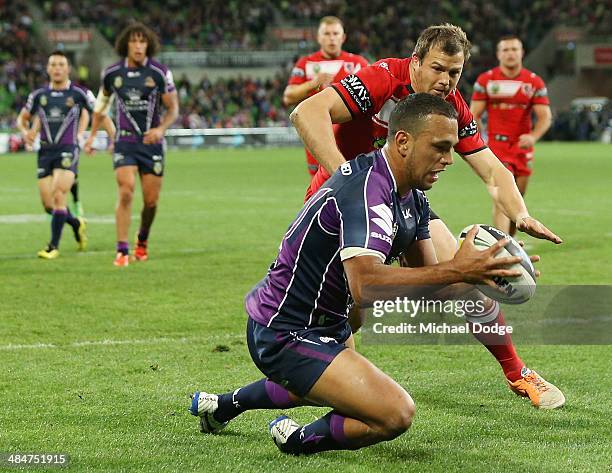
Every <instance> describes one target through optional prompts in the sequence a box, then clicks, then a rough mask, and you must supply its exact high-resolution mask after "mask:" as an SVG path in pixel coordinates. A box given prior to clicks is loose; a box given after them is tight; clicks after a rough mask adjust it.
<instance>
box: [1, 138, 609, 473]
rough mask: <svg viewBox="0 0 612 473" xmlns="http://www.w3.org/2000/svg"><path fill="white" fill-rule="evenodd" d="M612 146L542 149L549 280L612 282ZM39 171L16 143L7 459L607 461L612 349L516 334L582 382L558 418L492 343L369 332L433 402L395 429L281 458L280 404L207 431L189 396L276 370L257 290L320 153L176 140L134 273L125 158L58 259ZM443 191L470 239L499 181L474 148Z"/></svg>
mask: <svg viewBox="0 0 612 473" xmlns="http://www.w3.org/2000/svg"><path fill="white" fill-rule="evenodd" d="M610 158H611V155H610V147H609V146H608V147H606V146H603V145H597V144H541V145H539V147H538V156H537V162H536V168H535V175H534V178H533V181H532V185H531V188H530V189H529V192H528V196H527V203H528V205H529V207H530V210H531V212H532V214H533V215H534V216H537V217H538V218H540V219H541V220H542V221H543V222H544V223H545V224H547V225H548V226H549V227H550V228H551V229H553V230H554V231H556V232H557V233H558V234H560V235H561V236H562V237H563V238H564V239H565V243H564V244H563V245H561V246H558V247H555V246H554V245H552V244H549V243H546V242H540V241H536V240H533V239H527V243H528V244H529V245H530V246H529V248H530V251H531V252H532V253H538V254H540V255H541V256H542V262H541V264H540V265H539V267H540V269H541V270H542V273H543V274H542V278H541V280H540V284H611V283H612V265H611V264H610V262H611V261H612V213H611V212H610V209H611V208H612V192H611V190H610V176H611V175H612V159H610ZM35 170H36V163H35V158H34V156H33V155H13V156H0V175H1V176H2V177H1V178H0V179H1V180H2V186H1V187H0V197H1V198H0V268H1V270H0V323H1V328H0V399H1V400H2V401H1V405H2V408H1V409H0V453H2V452H4V453H9V452H56V453H60V452H61V453H68V454H69V455H70V456H71V458H72V459H71V462H72V463H71V469H72V470H75V471H84V470H91V471H93V470H101V471H127V470H143V471H162V470H163V471H176V472H184V471H205V472H209V471H262V472H263V471H376V472H379V471H388V472H390V471H414V472H423V471H482V472H494V471H538V472H560V471H580V472H582V471H593V472H596V471H597V472H598V471H606V470H607V471H610V470H609V468H610V465H612V454H611V451H612V450H611V443H610V429H609V427H610V423H609V418H610V412H611V410H612V400H611V399H610V392H612V380H611V377H610V356H611V355H612V350H611V349H610V347H609V346H524V347H519V353H520V354H521V356H522V358H523V359H524V360H525V361H526V362H527V363H528V364H529V365H530V366H531V367H533V368H535V369H537V370H538V371H539V372H540V373H541V374H542V375H544V376H545V377H546V378H547V379H549V380H550V381H552V382H554V383H555V384H557V386H559V387H560V388H561V389H562V390H563V391H564V392H565V394H566V397H567V405H566V407H564V408H563V409H561V410H558V411H553V412H546V411H538V410H536V409H534V408H532V407H531V406H530V404H529V402H528V401H526V400H524V399H521V398H518V397H516V396H515V395H513V394H512V393H511V392H510V391H509V390H508V389H507V388H506V387H505V385H504V379H503V376H502V373H501V370H500V369H499V367H498V365H497V363H496V362H495V360H494V359H493V358H491V357H490V356H489V355H488V353H487V352H486V350H484V349H483V348H482V347H480V346H475V345H474V346H372V345H367V346H361V347H358V349H359V350H360V351H362V353H364V354H365V355H366V356H367V357H368V358H370V359H371V360H372V361H373V362H374V363H375V364H377V365H378V366H380V367H381V368H382V369H383V370H384V371H386V372H387V373H389V374H390V375H391V376H393V377H394V378H395V379H396V380H398V381H399V382H400V383H401V384H402V385H403V386H404V387H405V388H406V389H407V390H408V391H409V392H410V393H411V395H412V396H413V398H414V399H415V401H416V404H417V418H416V421H415V423H414V424H413V427H412V429H411V430H410V431H409V432H408V433H407V434H405V435H403V436H401V437H400V438H398V439H396V440H395V441H393V442H389V443H384V444H380V445H377V446H374V447H371V448H368V449H364V450H362V451H359V452H333V453H324V454H320V455H317V456H313V457H299V458H294V457H287V456H283V455H281V454H280V453H279V452H278V450H277V449H276V447H275V446H274V445H273V443H272V441H271V440H270V439H269V437H268V434H267V422H268V421H269V420H271V419H273V418H274V417H276V416H277V415H278V414H279V412H278V411H259V412H251V413H247V414H245V415H243V416H242V417H239V418H238V419H237V420H235V421H234V422H233V423H232V424H231V425H230V426H229V427H228V428H227V429H226V430H225V431H224V432H223V434H221V435H219V436H205V435H202V434H200V433H199V431H198V429H197V420H196V419H195V418H193V417H192V416H190V415H189V414H188V413H187V410H186V409H187V406H188V394H189V393H190V392H192V391H193V390H195V389H196V388H206V390H210V391H213V392H220V391H227V390H229V389H233V388H235V387H237V386H239V385H242V384H245V383H246V382H250V381H253V380H255V379H258V378H259V377H261V374H260V373H259V372H258V371H257V369H256V368H255V366H254V365H253V363H252V362H251V360H250V357H249V355H248V352H247V349H246V346H245V341H244V328H245V320H246V319H245V314H244V312H243V308H242V299H243V296H244V294H245V293H246V292H247V291H248V290H249V289H250V288H251V286H252V285H253V284H254V283H255V282H257V281H258V280H259V279H260V278H261V277H262V276H263V275H264V274H265V272H266V269H267V267H268V265H269V263H270V261H271V260H272V259H273V258H274V256H275V254H276V250H277V247H278V243H279V241H280V238H281V236H282V234H283V233H284V231H285V229H286V227H287V225H288V224H289V222H290V221H291V219H292V218H293V216H294V215H295V213H296V212H297V210H298V209H299V207H300V202H301V199H302V197H303V194H304V190H305V187H306V184H307V180H308V178H307V175H306V171H305V166H304V159H303V151H302V150H300V149H273V150H228V151H224V150H212V151H202V152H170V153H169V156H168V167H167V175H166V179H165V182H164V189H163V192H162V199H161V203H160V206H159V212H158V217H157V220H156V222H155V226H154V228H153V231H152V235H151V238H150V254H151V258H150V260H149V261H148V262H146V263H141V264H134V265H132V266H130V267H128V268H120V269H118V268H115V267H113V266H112V259H113V257H114V239H115V238H114V224H113V223H114V222H113V217H112V215H113V209H114V204H115V192H116V190H115V184H114V177H113V173H112V170H111V163H110V157H109V156H108V155H104V154H100V155H97V156H96V157H94V158H90V157H83V158H82V162H81V168H80V172H81V193H82V199H83V202H84V206H85V212H86V215H87V217H88V218H89V220H90V227H89V229H90V231H89V237H90V248H89V251H88V252H86V253H83V254H79V253H77V252H76V251H75V248H74V241H73V240H72V236H71V232H70V231H68V229H67V231H66V232H65V237H64V239H63V242H62V247H61V250H62V255H61V257H60V258H59V259H58V260H54V261H42V260H37V259H36V257H35V255H36V251H37V250H39V249H40V248H42V246H43V245H44V244H45V243H46V241H47V239H48V235H49V225H48V223H47V220H46V217H45V216H44V215H43V213H42V208H41V205H40V203H39V201H38V196H37V188H36V179H35ZM429 196H430V200H431V201H432V207H433V208H434V209H435V210H436V211H437V212H438V213H439V214H440V215H441V216H443V218H444V219H445V220H446V221H447V223H448V225H449V226H450V228H451V229H452V230H453V232H458V231H459V230H460V229H461V228H463V227H464V226H466V225H467V224H470V223H476V222H483V223H486V222H489V221H490V209H489V207H490V203H489V199H488V197H487V195H486V191H485V188H484V186H482V185H480V184H479V183H478V182H477V178H476V177H475V176H474V175H473V174H471V172H470V171H469V169H468V167H467V166H466V165H465V164H464V163H462V162H460V159H457V161H456V165H455V166H453V167H452V168H451V169H450V170H449V172H447V173H445V174H444V175H443V176H442V178H441V179H440V182H439V183H438V184H436V188H435V189H434V190H433V191H432V192H431V193H430V194H429ZM139 207H140V200H139V199H138V200H137V208H136V209H135V212H134V215H137V213H138V212H137V211H136V210H139ZM136 223H137V222H136ZM136 228H137V227H136V225H135V224H134V225H133V232H132V233H134V232H135V231H136ZM372 402H376V399H372ZM321 412H322V410H321V409H316V408H301V409H299V410H296V411H295V412H294V413H293V414H292V415H294V417H295V418H296V419H297V420H298V421H300V422H309V421H311V420H313V419H314V418H315V417H318V416H319V415H321Z"/></svg>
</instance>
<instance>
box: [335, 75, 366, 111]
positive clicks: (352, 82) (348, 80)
mask: <svg viewBox="0 0 612 473" xmlns="http://www.w3.org/2000/svg"><path fill="white" fill-rule="evenodd" d="M340 84H342V86H343V87H344V88H345V89H346V91H347V92H348V93H349V94H350V96H351V98H352V99H353V102H355V105H357V106H358V107H359V110H361V112H362V113H367V112H368V110H370V109H371V108H372V105H373V104H372V99H371V98H370V93H369V92H368V89H367V88H366V86H365V85H364V83H363V82H361V79H360V78H359V77H357V76H354V75H352V76H348V77H345V78H344V79H342V80H341V81H340Z"/></svg>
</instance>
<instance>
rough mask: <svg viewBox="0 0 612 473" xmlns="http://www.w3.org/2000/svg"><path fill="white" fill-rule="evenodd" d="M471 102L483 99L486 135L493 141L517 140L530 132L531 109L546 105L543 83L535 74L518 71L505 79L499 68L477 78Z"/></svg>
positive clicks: (546, 94)
mask: <svg viewBox="0 0 612 473" xmlns="http://www.w3.org/2000/svg"><path fill="white" fill-rule="evenodd" d="M472 100H485V101H486V102H487V113H488V115H489V125H488V134H489V140H493V141H509V142H515V141H518V138H519V136H521V135H522V134H524V133H529V132H530V131H531V109H532V107H533V106H534V105H539V104H541V105H548V104H549V102H548V92H547V91H546V85H544V81H543V80H542V79H541V78H540V77H539V76H538V75H536V74H535V73H533V72H531V71H529V70H527V69H521V71H520V72H519V74H518V75H517V76H516V77H513V78H510V77H507V76H506V75H505V74H504V73H503V72H502V70H501V68H500V67H495V68H493V69H491V70H489V71H487V72H484V73H482V74H480V75H479V76H478V79H476V83H475V84H474V93H473V94H472Z"/></svg>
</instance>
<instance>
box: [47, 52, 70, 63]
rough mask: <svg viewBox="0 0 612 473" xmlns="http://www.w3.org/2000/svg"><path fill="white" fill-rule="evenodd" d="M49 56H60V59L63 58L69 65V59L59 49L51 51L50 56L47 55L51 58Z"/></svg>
mask: <svg viewBox="0 0 612 473" xmlns="http://www.w3.org/2000/svg"><path fill="white" fill-rule="evenodd" d="M51 56H62V57H65V58H66V61H67V62H68V64H70V58H69V57H68V56H67V55H66V53H65V52H64V51H62V50H61V49H55V50H53V51H51V54H49V57H51Z"/></svg>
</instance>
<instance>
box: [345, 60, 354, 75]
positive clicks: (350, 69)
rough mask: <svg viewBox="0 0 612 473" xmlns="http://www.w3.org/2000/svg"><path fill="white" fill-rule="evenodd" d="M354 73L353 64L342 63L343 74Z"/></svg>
mask: <svg viewBox="0 0 612 473" xmlns="http://www.w3.org/2000/svg"><path fill="white" fill-rule="evenodd" d="M354 71H355V63H354V62H345V63H344V72H346V73H347V74H352V73H353V72H354Z"/></svg>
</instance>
